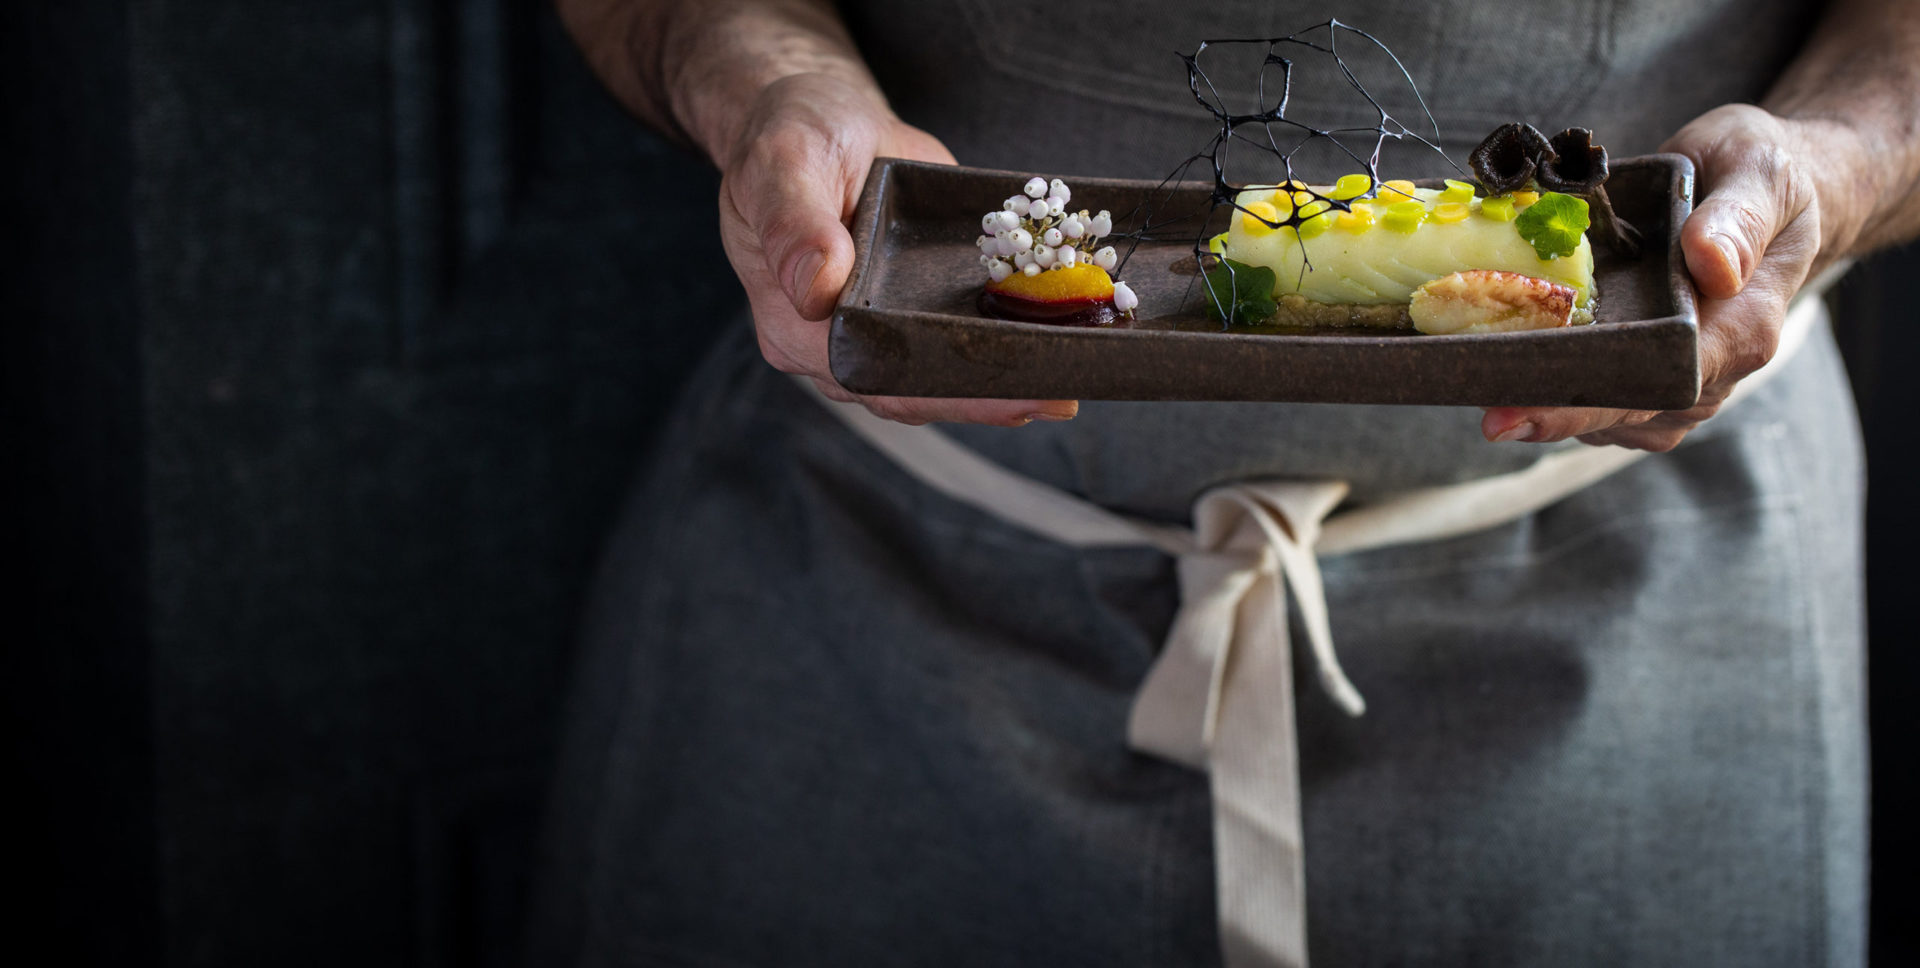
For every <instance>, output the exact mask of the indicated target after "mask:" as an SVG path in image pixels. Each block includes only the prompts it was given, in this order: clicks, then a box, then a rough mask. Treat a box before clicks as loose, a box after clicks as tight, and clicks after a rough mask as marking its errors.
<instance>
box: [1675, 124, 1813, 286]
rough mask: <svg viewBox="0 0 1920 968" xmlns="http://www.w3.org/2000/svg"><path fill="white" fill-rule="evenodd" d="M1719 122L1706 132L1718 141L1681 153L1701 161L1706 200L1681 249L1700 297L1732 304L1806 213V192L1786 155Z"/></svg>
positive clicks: (1682, 234)
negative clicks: (1774, 246) (1775, 244)
mask: <svg viewBox="0 0 1920 968" xmlns="http://www.w3.org/2000/svg"><path fill="white" fill-rule="evenodd" d="M1752 110H1754V111H1756V112H1757V110H1758V109H1752ZM1709 117H1712V116H1709ZM1703 120H1706V119H1703ZM1714 120H1715V121H1722V124H1721V125H1713V126H1714V127H1721V128H1722V130H1719V131H1711V132H1702V134H1706V135H1710V136H1711V137H1708V138H1704V139H1702V140H1703V141H1704V147H1703V148H1699V149H1696V150H1687V147H1689V146H1679V147H1680V150H1682V151H1685V153H1686V154H1688V155H1691V156H1693V163H1694V165H1695V166H1696V168H1697V169H1698V170H1699V172H1700V187H1701V189H1702V190H1703V191H1704V192H1705V194H1706V197H1705V199H1704V200H1703V201H1701V203H1700V204H1699V206H1698V207H1696V208H1695V209H1694V210H1693V215H1692V216H1690V217H1689V218H1688V219H1687V222H1686V224H1685V225H1684V226H1682V227H1681V230H1680V248H1681V251H1682V252H1683V253H1685V256H1686V260H1687V272H1688V273H1689V274H1690V275H1692V276H1693V282H1694V285H1696V286H1698V287H1699V289H1700V293H1701V294H1702V295H1704V296H1706V297H1707V298H1709V299H1728V298H1731V297H1733V296H1735V295H1737V294H1738V293H1739V292H1740V290H1742V289H1744V288H1746V286H1747V283H1748V282H1749V281H1751V280H1752V278H1753V273H1754V270H1755V269H1757V268H1759V266H1760V260H1761V257H1762V256H1764V255H1765V254H1766V252H1767V247H1768V246H1769V245H1771V244H1772V243H1773V240H1774V237H1775V236H1778V235H1779V234H1780V233H1781V232H1782V231H1783V230H1784V229H1785V228H1786V227H1787V225H1788V223H1790V222H1792V221H1793V220H1794V218H1795V217H1797V216H1798V215H1799V214H1800V210H1801V209H1803V208H1805V207H1806V197H1805V196H1806V193H1805V192H1803V191H1801V190H1800V188H1801V186H1800V184H1799V182H1798V181H1796V180H1795V178H1794V176H1793V168H1792V160H1791V158H1790V156H1789V155H1788V153H1787V151H1786V150H1785V149H1784V148H1782V147H1781V146H1780V145H1778V144H1776V143H1774V142H1773V141H1770V140H1765V139H1763V138H1762V137H1757V136H1755V135H1754V133H1753V132H1751V131H1747V130H1739V129H1735V130H1726V128H1727V127H1731V125H1727V124H1725V122H1726V121H1737V120H1739V119H1737V118H1728V119H1724V120H1723V119H1720V118H1714ZM1689 127H1692V126H1689ZM1689 133H1690V132H1688V131H1682V132H1681V135H1680V136H1678V137H1676V139H1675V140H1687V139H1686V136H1687V135H1688V134H1689ZM1695 143H1696V144H1698V143H1699V142H1695Z"/></svg>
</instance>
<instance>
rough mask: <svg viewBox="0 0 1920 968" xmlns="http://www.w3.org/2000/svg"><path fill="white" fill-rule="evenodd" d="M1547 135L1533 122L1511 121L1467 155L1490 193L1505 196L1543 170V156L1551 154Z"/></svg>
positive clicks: (1475, 173)
mask: <svg viewBox="0 0 1920 968" xmlns="http://www.w3.org/2000/svg"><path fill="white" fill-rule="evenodd" d="M1551 152H1552V149H1551V148H1550V147H1549V146H1548V144H1547V136H1546V135H1543V134H1541V133H1540V130H1539V129H1538V128H1535V127H1534V126H1533V125H1530V124H1520V123H1518V122H1509V123H1507V124H1503V125H1501V126H1499V127H1497V128H1495V129H1493V133H1492V134H1490V135H1487V139H1486V140H1485V141H1482V142H1480V146H1479V147H1477V148H1475V149H1473V153H1472V154H1470V155H1468V156H1467V162H1468V164H1471V165H1472V166H1473V174H1474V177H1476V178H1478V179H1479V180H1480V184H1481V185H1482V186H1484V187H1485V188H1486V190H1487V194H1489V195H1505V194H1506V193H1508V192H1512V191H1518V190H1519V189H1522V188H1525V187H1526V186H1527V182H1528V181H1529V180H1531V179H1532V178H1533V177H1534V174H1535V172H1536V171H1537V170H1538V169H1539V167H1540V164H1541V161H1542V160H1543V156H1545V157H1551Z"/></svg>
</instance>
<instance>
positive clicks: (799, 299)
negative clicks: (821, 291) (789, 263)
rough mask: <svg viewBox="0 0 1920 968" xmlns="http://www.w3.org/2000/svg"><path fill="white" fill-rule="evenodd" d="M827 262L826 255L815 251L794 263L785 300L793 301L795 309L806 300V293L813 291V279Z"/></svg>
mask: <svg viewBox="0 0 1920 968" xmlns="http://www.w3.org/2000/svg"><path fill="white" fill-rule="evenodd" d="M826 261H827V254H826V253H825V252H822V251H820V250H819V249H815V250H813V251H812V252H809V253H807V254H806V255H803V256H801V257H800V261H799V262H796V263H794V266H793V278H792V279H790V280H788V284H787V298H788V299H791V300H793V304H794V306H795V307H798V306H799V305H800V304H801V303H803V302H805V301H806V299H807V293H810V292H812V291H813V278H814V277H815V276H817V275H819V274H820V267H821V266H822V265H824V264H825V263H826Z"/></svg>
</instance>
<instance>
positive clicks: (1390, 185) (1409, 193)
mask: <svg viewBox="0 0 1920 968" xmlns="http://www.w3.org/2000/svg"><path fill="white" fill-rule="evenodd" d="M1380 187H1381V188H1384V189H1386V190H1387V191H1390V192H1399V193H1400V194H1401V195H1404V196H1406V197H1407V198H1415V199H1417V198H1419V197H1420V196H1418V195H1415V194H1414V193H1413V183H1412V182H1410V181H1407V180H1406V179H1404V178H1395V179H1394V180H1392V181H1389V182H1383V183H1382V184H1381V186H1380ZM1397 197H1398V196H1396V198H1397Z"/></svg>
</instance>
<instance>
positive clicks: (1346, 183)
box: [1327, 175, 1373, 202]
mask: <svg viewBox="0 0 1920 968" xmlns="http://www.w3.org/2000/svg"><path fill="white" fill-rule="evenodd" d="M1372 187H1373V179H1372V178H1369V177H1367V176H1366V175H1341V176H1340V180H1339V181H1337V182H1334V183H1333V191H1331V192H1328V193H1327V194H1328V196H1329V197H1331V198H1333V199H1335V200H1336V201H1342V202H1344V201H1346V200H1347V199H1349V198H1359V197H1360V196H1362V195H1365V194H1366V193H1367V189H1369V188H1372Z"/></svg>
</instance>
